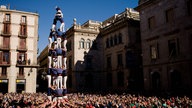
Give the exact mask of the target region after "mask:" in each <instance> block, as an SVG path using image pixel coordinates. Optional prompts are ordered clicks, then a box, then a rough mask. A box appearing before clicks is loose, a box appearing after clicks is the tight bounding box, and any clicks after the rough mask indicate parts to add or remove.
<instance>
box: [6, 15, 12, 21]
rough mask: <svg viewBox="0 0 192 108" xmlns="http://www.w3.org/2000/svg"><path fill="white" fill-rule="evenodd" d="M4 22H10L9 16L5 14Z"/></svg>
mask: <svg viewBox="0 0 192 108" xmlns="http://www.w3.org/2000/svg"><path fill="white" fill-rule="evenodd" d="M5 21H6V22H10V21H11V17H10V14H5Z"/></svg>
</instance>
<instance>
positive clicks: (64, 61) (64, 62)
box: [63, 57, 67, 69]
mask: <svg viewBox="0 0 192 108" xmlns="http://www.w3.org/2000/svg"><path fill="white" fill-rule="evenodd" d="M66 62H67V57H63V66H64V69H67V64H66Z"/></svg>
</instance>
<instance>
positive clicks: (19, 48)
mask: <svg viewBox="0 0 192 108" xmlns="http://www.w3.org/2000/svg"><path fill="white" fill-rule="evenodd" d="M27 49H28V48H27V46H24V47H21V46H17V51H24V52H26V51H27Z"/></svg>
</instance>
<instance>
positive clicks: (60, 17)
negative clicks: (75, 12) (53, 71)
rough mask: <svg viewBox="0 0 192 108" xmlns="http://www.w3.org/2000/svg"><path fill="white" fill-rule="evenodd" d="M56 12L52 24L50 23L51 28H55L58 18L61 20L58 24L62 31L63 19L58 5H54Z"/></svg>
mask: <svg viewBox="0 0 192 108" xmlns="http://www.w3.org/2000/svg"><path fill="white" fill-rule="evenodd" d="M56 11H57V12H56V14H55V18H54V20H53V25H52V30H56V24H57V21H58V20H59V21H60V22H61V25H60V30H61V31H64V26H65V24H64V21H63V13H62V11H61V9H60V8H59V7H57V6H56Z"/></svg>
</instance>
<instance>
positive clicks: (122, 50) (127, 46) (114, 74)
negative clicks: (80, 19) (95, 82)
mask: <svg viewBox="0 0 192 108" xmlns="http://www.w3.org/2000/svg"><path fill="white" fill-rule="evenodd" d="M100 37H101V38H102V39H101V41H102V42H101V43H102V45H103V48H102V50H103V51H102V52H103V57H102V58H103V62H104V68H103V70H104V73H105V82H106V84H105V86H106V87H107V88H111V89H112V90H120V91H122V90H125V89H134V90H136V89H140V90H142V68H141V65H142V64H141V46H140V45H141V43H140V27H139V13H138V12H137V11H135V10H133V9H131V8H126V9H125V11H124V12H122V13H120V14H115V15H114V16H112V17H110V18H108V19H107V20H105V21H103V23H102V27H101V29H100Z"/></svg>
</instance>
